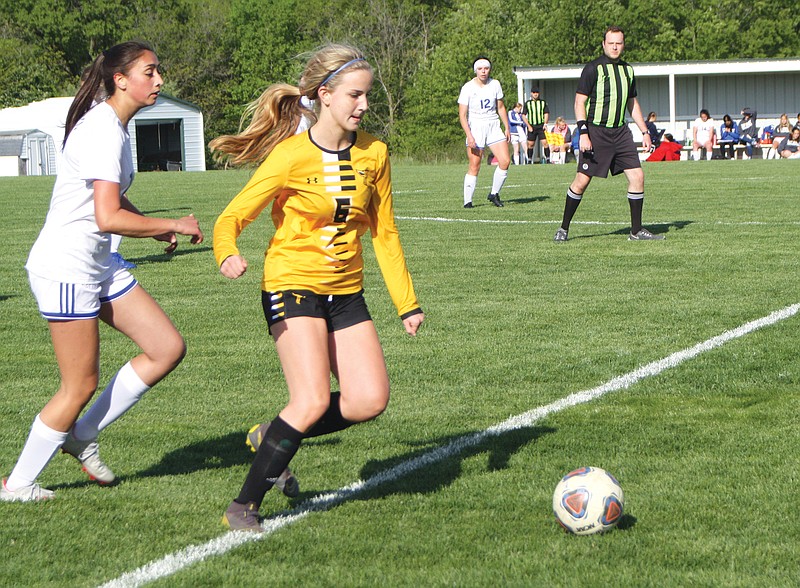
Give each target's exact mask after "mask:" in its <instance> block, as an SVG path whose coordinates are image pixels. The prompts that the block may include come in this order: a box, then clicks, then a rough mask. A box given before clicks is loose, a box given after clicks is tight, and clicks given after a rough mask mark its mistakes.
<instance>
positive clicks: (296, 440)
mask: <svg viewBox="0 0 800 588" xmlns="http://www.w3.org/2000/svg"><path fill="white" fill-rule="evenodd" d="M302 440H303V434H302V433H301V432H300V431H298V430H296V429H294V428H292V426H291V425H289V424H288V423H287V422H286V421H284V420H283V419H282V418H281V417H279V416H276V417H275V418H274V419H273V421H272V424H270V426H269V428H268V429H267V432H266V434H265V435H264V439H263V441H261V445H259V447H258V452H257V453H256V458H255V459H254V460H253V465H251V466H250V471H249V472H248V473H247V478H245V481H244V484H243V485H242V489H241V491H240V492H239V496H238V497H237V498H236V502H238V503H239V504H247V503H248V502H255V503H256V507H260V506H261V502H262V501H263V500H264V495H265V494H266V493H267V491H268V490H269V489H270V488H272V485H273V484H274V483H275V480H277V479H278V476H280V475H281V474H282V473H283V470H285V469H286V466H288V465H289V462H290V461H292V458H293V457H294V454H295V453H297V450H298V449H299V448H300V442H301V441H302Z"/></svg>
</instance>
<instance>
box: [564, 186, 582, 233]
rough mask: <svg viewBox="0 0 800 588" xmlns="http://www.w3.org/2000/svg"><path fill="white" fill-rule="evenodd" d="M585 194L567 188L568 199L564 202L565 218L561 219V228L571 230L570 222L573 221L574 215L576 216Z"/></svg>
mask: <svg viewBox="0 0 800 588" xmlns="http://www.w3.org/2000/svg"><path fill="white" fill-rule="evenodd" d="M582 196H583V194H576V193H575V192H573V191H572V190H571V189H567V201H566V203H565V204H564V219H563V220H562V221H561V228H562V229H564V230H565V231H569V224H570V223H571V222H572V217H573V216H575V211H577V210H578V206H579V205H580V203H581V197H582Z"/></svg>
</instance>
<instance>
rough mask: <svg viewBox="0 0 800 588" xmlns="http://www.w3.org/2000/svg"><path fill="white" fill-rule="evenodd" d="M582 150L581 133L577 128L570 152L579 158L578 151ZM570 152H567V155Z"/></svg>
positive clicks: (573, 134) (573, 135)
mask: <svg viewBox="0 0 800 588" xmlns="http://www.w3.org/2000/svg"><path fill="white" fill-rule="evenodd" d="M580 150H581V134H580V133H579V132H578V129H577V128H576V129H575V132H574V133H572V142H571V143H570V151H569V153H572V155H573V156H575V159H578V155H577V153H578V151H580ZM569 153H567V155H569Z"/></svg>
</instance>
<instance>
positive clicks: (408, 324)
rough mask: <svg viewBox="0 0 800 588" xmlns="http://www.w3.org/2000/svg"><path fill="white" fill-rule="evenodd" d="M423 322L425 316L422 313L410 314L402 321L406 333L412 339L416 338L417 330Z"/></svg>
mask: <svg viewBox="0 0 800 588" xmlns="http://www.w3.org/2000/svg"><path fill="white" fill-rule="evenodd" d="M424 320H425V314H424V313H422V312H420V313H417V314H412V315H411V316H410V317H408V318H405V319H403V326H404V327H405V328H406V333H408V334H409V335H411V336H412V337H416V335H417V330H418V329H419V326H420V325H421V324H422V321H424Z"/></svg>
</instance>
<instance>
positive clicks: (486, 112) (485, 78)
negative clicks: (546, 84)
mask: <svg viewBox="0 0 800 588" xmlns="http://www.w3.org/2000/svg"><path fill="white" fill-rule="evenodd" d="M472 68H473V70H475V77H474V78H472V79H471V80H470V81H469V82H467V83H466V84H464V86H463V87H462V88H461V93H460V94H459V95H458V118H459V120H460V121H461V128H462V129H464V133H466V135H467V160H468V161H469V170H468V171H467V174H466V176H464V208H472V196H473V194H474V193H475V184H476V183H477V181H478V172H479V171H480V169H481V159H482V158H483V150H484V149H486V147H488V148H489V149H490V150H491V152H492V154H493V155H494V156H495V157H496V158H497V168H496V169H495V170H494V177H493V178H492V190H491V192H489V196H488V200H489V201H490V202H491V203H492V204H494V205H495V206H503V202H502V201H501V200H500V190H501V188H502V187H503V184H504V183H505V181H506V176H508V166H509V164H510V163H511V158H510V156H509V153H508V143H509V141H511V133H510V132H509V128H508V113H507V111H506V106H505V104H503V89H502V88H501V87H500V82H498V81H497V80H495V79H492V78H491V77H489V73H490V72H491V70H492V64H491V63H490V62H489V60H488V59H486V58H485V57H480V58H478V59H476V60H475V62H474V63H473V64H472ZM501 120H502V122H503V128H504V129H505V131H503V130H502V129H501V128H500V121H501Z"/></svg>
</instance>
